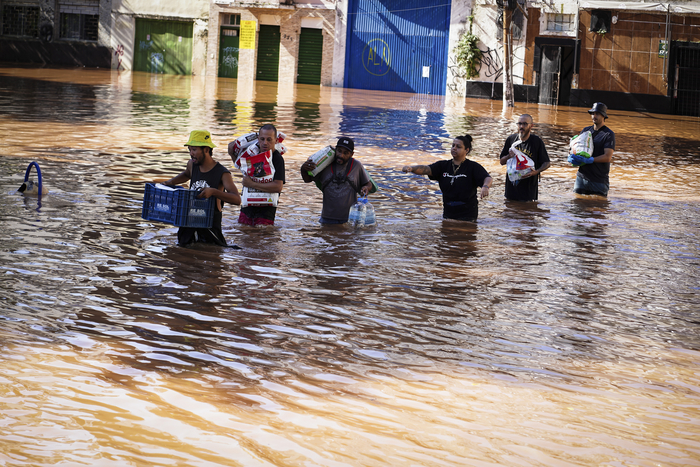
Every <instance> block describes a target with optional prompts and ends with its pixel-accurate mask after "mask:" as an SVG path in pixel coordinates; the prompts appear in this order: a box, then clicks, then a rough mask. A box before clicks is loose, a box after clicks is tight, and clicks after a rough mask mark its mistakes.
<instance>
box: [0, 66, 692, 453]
mask: <svg viewBox="0 0 700 467" xmlns="http://www.w3.org/2000/svg"><path fill="white" fill-rule="evenodd" d="M585 110H586V109H582V108H569V107H559V108H552V107H547V106H538V105H525V104H517V105H516V107H515V109H514V110H513V111H512V112H507V113H505V114H504V113H503V112H502V109H501V103H500V102H493V101H484V100H470V99H466V100H465V99H455V98H444V97H439V96H424V95H412V94H400V93H386V92H375V91H361V90H352V89H335V88H319V87H314V86H304V85H298V86H295V87H285V86H281V85H280V86H278V85H277V83H267V82H254V83H242V82H241V83H237V82H236V81H235V80H229V79H208V78H207V79H204V78H200V77H179V76H163V75H149V74H143V73H116V72H112V71H109V70H87V69H77V70H65V69H37V68H31V67H25V68H17V67H10V66H6V67H4V68H0V131H1V133H2V135H3V136H2V138H1V139H0V165H1V166H2V170H1V172H0V173H1V174H2V175H1V176H0V196H2V202H1V203H0V218H1V223H2V228H1V229H0V304H1V305H2V306H1V308H0V323H1V327H0V465H12V466H53V465H59V464H60V465H91V466H123V465H137V466H172V465H177V466H214V465H227V466H228V465H232V466H233V465H242V466H257V465H275V466H277V465H285V466H310V465H317V466H384V465H397V466H408V465H420V466H453V465H469V466H485V465H518V466H524V465H548V466H552V465H554V466H559V465H560V466H565V465H611V466H612V465H649V466H651V465H700V442H699V441H698V440H700V426H699V422H700V366H699V362H700V336H699V331H700V311H699V309H700V305H698V303H700V290H699V286H700V281H699V280H698V266H699V265H700V260H699V259H698V247H699V246H700V239H699V238H698V234H699V228H698V227H699V226H700V222H699V221H698V219H699V217H700V209H699V208H698V206H699V203H698V201H700V175H699V169H700V151H699V149H698V146H699V143H698V140H699V136H698V135H699V134H700V121H699V120H698V119H697V118H686V117H674V116H665V115H653V114H641V113H636V112H626V111H620V110H616V109H612V110H611V111H610V119H609V120H608V124H609V126H610V127H611V128H612V129H613V130H614V131H615V133H616V136H617V151H616V152H615V160H614V165H613V169H612V173H611V190H610V196H609V197H608V199H596V198H592V197H578V196H576V195H574V194H572V193H571V188H572V186H573V181H574V178H575V169H573V168H571V167H568V166H567V164H566V160H565V157H566V144H567V141H568V138H569V137H570V136H571V135H573V134H575V133H577V132H578V131H579V130H580V129H581V128H582V127H583V126H587V125H589V121H590V120H589V117H588V115H587V113H586V112H585ZM520 113H530V114H532V115H533V117H534V119H535V122H536V129H535V131H536V133H537V134H539V135H540V136H542V138H543V139H544V141H545V144H546V145H547V147H548V150H549V153H550V157H551V158H552V161H553V163H552V168H550V169H549V170H548V171H546V172H545V173H544V174H543V178H542V181H541V184H540V201H539V202H538V203H535V204H518V203H505V202H504V200H503V185H504V179H505V170H504V168H503V167H501V166H500V165H498V161H497V157H496V156H497V154H498V152H499V150H500V148H501V146H502V144H503V141H504V140H505V138H506V136H507V135H508V134H510V133H511V132H513V131H515V125H514V121H515V120H516V118H517V115H519V114H520ZM266 122H275V123H276V124H277V126H278V128H279V129H280V130H281V131H283V132H285V133H286V134H287V135H288V140H287V141H286V145H287V146H288V148H289V153H288V154H287V155H286V156H285V160H286V169H287V170H286V177H287V184H286V185H285V189H284V192H283V194H282V198H281V204H280V207H279V210H278V220H277V225H276V226H275V227H274V228H248V227H242V226H239V225H238V224H237V223H236V218H237V214H238V210H237V208H235V207H233V208H232V207H231V206H228V207H227V210H226V211H225V213H224V234H225V235H226V237H227V239H228V240H229V242H230V243H235V244H237V245H239V246H241V247H242V249H241V250H231V249H222V248H219V247H203V246H198V247H195V248H189V249H185V248H180V247H178V246H176V244H175V241H176V230H177V229H176V228H173V227H172V226H169V225H168V224H162V223H157V222H152V221H146V220H143V219H141V202H142V198H143V186H144V183H145V182H149V181H152V180H157V179H165V178H169V177H171V176H172V175H174V174H176V173H178V172H179V171H180V170H182V168H183V167H184V165H185V164H186V162H187V160H188V157H189V156H188V154H187V153H186V151H185V150H184V149H185V148H183V144H184V143H185V142H186V140H187V134H188V132H189V131H190V130H192V129H208V130H210V131H211V132H212V134H213V140H214V142H215V143H216V144H217V145H218V147H217V149H216V150H215V153H214V154H215V158H216V159H217V160H219V161H221V162H223V163H225V164H227V165H229V166H230V159H229V158H228V156H227V154H226V144H227V143H228V142H229V141H231V140H233V139H234V136H237V135H240V134H243V133H245V132H248V131H250V130H252V129H255V128H256V127H257V126H258V125H260V124H261V123H266ZM463 133H469V134H471V135H472V136H473V137H474V154H473V158H474V159H475V160H476V161H478V162H480V163H481V164H482V165H484V166H485V167H486V168H487V170H489V172H490V173H491V175H492V176H493V177H494V180H495V182H494V189H493V190H492V191H491V196H490V197H489V198H487V199H485V200H483V201H481V203H480V216H479V222H478V224H476V225H473V224H463V223H458V222H450V221H443V220H442V219H441V212H442V211H441V209H442V207H441V196H440V193H439V191H438V187H437V185H436V184H435V183H433V182H430V181H429V180H427V179H426V178H425V177H423V178H421V177H418V176H408V175H406V174H403V173H401V172H400V170H399V169H400V167H401V166H402V165H404V164H406V163H430V162H432V161H435V160H439V159H443V158H449V143H450V141H451V137H452V136H454V135H457V134H463ZM340 134H345V135H349V136H351V137H354V138H355V140H356V157H357V158H358V159H360V160H361V161H362V162H363V163H364V164H365V165H366V166H367V168H368V169H369V170H370V172H371V173H372V175H373V177H374V178H375V180H376V181H377V183H378V184H379V186H380V191H379V192H378V193H377V194H375V195H372V196H370V201H371V202H372V204H373V206H374V208H375V211H376V213H377V218H378V225H377V227H376V228H373V229H366V230H361V231H353V230H352V229H350V228H347V227H342V226H341V227H338V226H335V227H321V226H319V224H318V222H317V220H318V216H319V214H320V210H321V193H320V192H319V191H318V190H317V189H316V188H315V187H314V186H313V184H309V185H306V184H304V183H303V182H302V180H301V178H300V176H299V173H298V170H299V166H300V165H301V163H302V162H303V161H304V160H305V159H306V157H307V156H308V155H310V154H312V153H313V152H315V151H316V150H318V149H320V148H321V147H323V146H325V145H326V144H332V143H333V142H334V140H335V139H336V138H337V137H338V135H340ZM31 161H37V162H38V163H39V164H40V167H41V170H42V174H43V182H44V184H45V185H46V186H47V187H48V188H49V190H50V193H49V195H48V196H46V197H44V198H42V200H41V205H40V206H39V205H38V203H37V199H36V198H31V197H25V196H23V195H19V194H17V193H16V192H15V190H16V189H17V188H18V187H19V185H20V184H21V183H22V181H23V177H24V171H25V169H26V167H27V164H28V163H29V162H31ZM235 180H237V181H238V182H240V178H239V177H238V176H237V175H236V177H235ZM239 186H240V184H239Z"/></svg>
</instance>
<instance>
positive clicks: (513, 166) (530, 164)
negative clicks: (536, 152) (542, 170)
mask: <svg viewBox="0 0 700 467" xmlns="http://www.w3.org/2000/svg"><path fill="white" fill-rule="evenodd" d="M511 149H512V150H513V151H515V156H514V157H511V158H510V159H508V163H507V164H506V173H507V174H508V179H509V180H510V181H511V182H514V183H515V182H517V181H518V180H520V179H521V178H523V175H525V174H527V173H530V172H532V171H533V170H535V162H534V161H533V160H532V159H530V158H529V157H527V156H526V155H525V154H523V152H522V151H520V150H519V149H515V146H513V147H511Z"/></svg>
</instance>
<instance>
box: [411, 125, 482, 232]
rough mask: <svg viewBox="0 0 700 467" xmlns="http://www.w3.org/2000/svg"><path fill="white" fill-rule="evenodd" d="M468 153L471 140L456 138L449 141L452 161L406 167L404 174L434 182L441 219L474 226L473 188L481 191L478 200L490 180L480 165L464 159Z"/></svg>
mask: <svg viewBox="0 0 700 467" xmlns="http://www.w3.org/2000/svg"><path fill="white" fill-rule="evenodd" d="M471 150H472V137H471V136H469V135H464V136H458V137H456V138H455V139H454V140H453V141H452V150H451V154H452V159H451V160H445V161H438V162H435V163H433V164H430V165H406V166H404V167H403V169H401V170H403V171H404V172H411V173H414V174H418V175H427V176H428V178H430V179H431V180H437V182H438V183H439V184H440V190H441V191H442V202H443V213H442V217H444V218H445V219H457V220H461V221H471V222H475V221H476V219H477V217H479V202H478V201H477V198H476V190H477V187H481V198H484V197H486V196H488V195H489V188H490V187H491V182H492V179H491V176H490V175H489V173H488V172H487V171H486V169H484V168H483V167H482V166H481V165H480V164H478V163H477V162H474V161H470V160H469V159H467V154H469V153H470V152H471Z"/></svg>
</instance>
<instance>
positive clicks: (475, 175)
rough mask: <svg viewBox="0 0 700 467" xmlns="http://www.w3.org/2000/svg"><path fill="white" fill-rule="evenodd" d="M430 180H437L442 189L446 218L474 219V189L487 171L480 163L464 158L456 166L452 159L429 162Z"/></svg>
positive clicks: (476, 202)
mask: <svg viewBox="0 0 700 467" xmlns="http://www.w3.org/2000/svg"><path fill="white" fill-rule="evenodd" d="M429 167H430V171H431V173H432V175H430V177H429V178H430V179H431V180H437V181H438V183H439V184H440V191H442V203H443V213H442V216H443V217H444V218H446V219H460V220H476V218H477V217H479V202H478V200H477V198H476V189H477V188H478V187H480V186H482V185H483V184H484V180H486V178H487V177H489V173H488V172H487V171H486V169H484V168H483V167H482V166H481V165H480V164H478V163H477V162H474V161H470V160H469V159H466V160H465V161H464V162H462V164H461V165H460V166H459V168H457V166H456V165H455V164H454V163H453V162H452V159H450V160H446V161H438V162H435V163H434V164H430V166H429Z"/></svg>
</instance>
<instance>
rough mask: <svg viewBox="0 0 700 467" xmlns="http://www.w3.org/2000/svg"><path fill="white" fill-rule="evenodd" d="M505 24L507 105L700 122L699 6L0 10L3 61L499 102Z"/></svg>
mask: <svg viewBox="0 0 700 467" xmlns="http://www.w3.org/2000/svg"><path fill="white" fill-rule="evenodd" d="M516 3H517V5H516ZM504 5H505V6H506V8H504ZM513 6H516V8H512V7H513ZM504 14H508V15H509V16H508V18H507V19H508V20H509V21H510V23H511V33H510V37H511V39H512V50H513V60H512V63H513V77H514V80H513V81H514V85H515V99H516V100H517V101H527V102H537V103H540V104H546V105H575V106H588V105H590V104H591V103H593V102H596V101H604V102H606V103H607V104H608V105H609V106H611V108H624V109H629V110H643V111H651V112H659V113H676V114H683V115H699V116H700V76H699V75H698V73H699V72H698V70H700V0H692V1H683V0H675V1H673V2H669V3H653V2H627V1H606V0H577V1H566V2H560V3H556V2H552V1H549V0H547V1H544V0H517V1H515V0H450V1H445V0H169V1H167V2H163V1H159V0H0V22H1V23H2V30H1V34H0V57H2V58H1V59H2V60H3V61H9V62H31V63H44V64H55V65H75V66H90V67H111V68H113V69H117V70H120V71H121V70H134V71H143V72H150V73H171V74H183V75H200V76H204V75H206V76H214V77H221V78H233V79H237V80H239V81H240V82H241V83H242V82H246V83H249V82H252V81H255V80H263V81H276V82H279V83H280V84H282V85H294V84H296V83H301V84H311V85H321V86H336V87H351V88H357V89H367V90H386V91H400V92H412V93H421V94H433V95H444V94H449V95H455V96H467V97H478V98H489V99H501V98H502V83H503V72H504V70H503V63H504V56H503V36H504V34H503V19H504ZM470 28H471V30H472V32H473V33H474V34H475V35H477V36H478V37H479V48H480V49H481V52H482V60H481V63H480V65H479V69H478V72H479V73H478V74H479V76H478V77H477V78H474V79H470V80H467V79H465V73H464V70H463V69H462V68H460V67H459V66H458V65H457V63H456V59H455V50H454V49H455V46H456V45H457V42H458V40H459V38H460V37H461V36H462V35H463V34H464V33H465V32H467V30H468V29H470Z"/></svg>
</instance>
